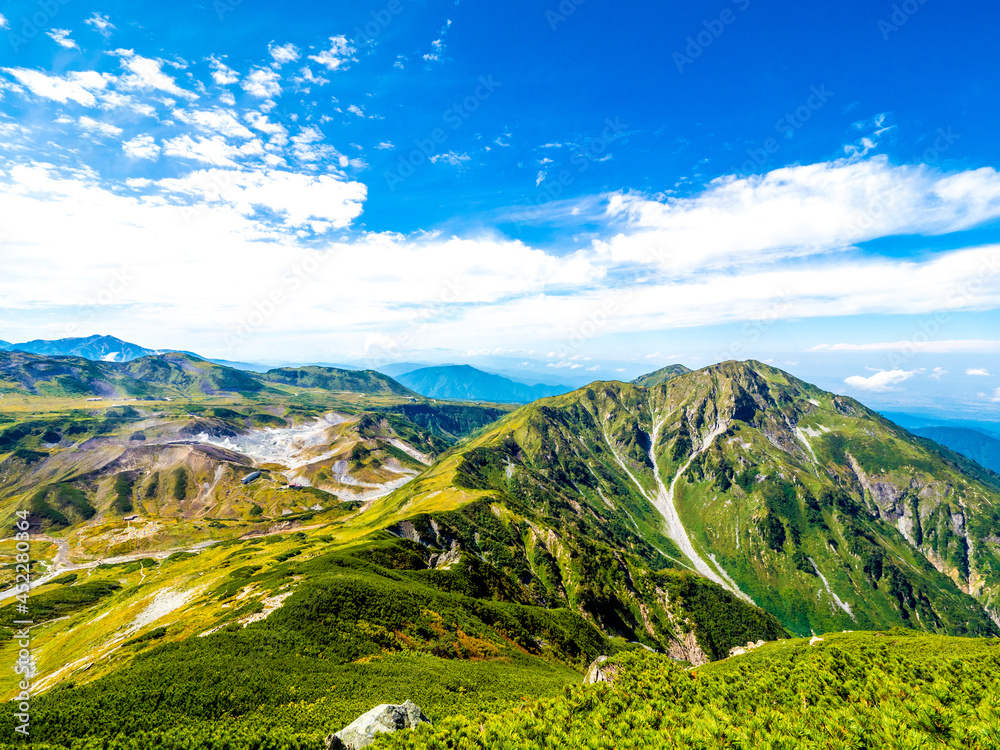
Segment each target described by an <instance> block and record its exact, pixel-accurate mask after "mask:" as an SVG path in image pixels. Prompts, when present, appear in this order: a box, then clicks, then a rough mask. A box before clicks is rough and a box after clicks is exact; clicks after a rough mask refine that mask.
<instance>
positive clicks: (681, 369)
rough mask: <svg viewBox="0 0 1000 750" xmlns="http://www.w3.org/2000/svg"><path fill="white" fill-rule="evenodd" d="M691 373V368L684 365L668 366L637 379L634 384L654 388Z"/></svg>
mask: <svg viewBox="0 0 1000 750" xmlns="http://www.w3.org/2000/svg"><path fill="white" fill-rule="evenodd" d="M689 372H691V368H689V367H685V366H684V365H667V366H666V367H662V368H660V369H659V370H654V371H653V372H648V373H646V374H645V375H642V376H641V377H638V378H636V379H635V380H633V381H632V382H633V383H634V384H635V385H641V386H642V387H643V388H652V387H653V386H654V385H663V384H664V383H666V382H667V381H668V380H672V379H673V378H676V377H677V376H678V375H685V374H687V373H689Z"/></svg>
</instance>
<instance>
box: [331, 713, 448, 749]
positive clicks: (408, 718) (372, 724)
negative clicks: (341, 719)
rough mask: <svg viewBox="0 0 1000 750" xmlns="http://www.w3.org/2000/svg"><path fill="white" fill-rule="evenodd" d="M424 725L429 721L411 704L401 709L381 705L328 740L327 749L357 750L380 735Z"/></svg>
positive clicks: (429, 721) (366, 745)
mask: <svg viewBox="0 0 1000 750" xmlns="http://www.w3.org/2000/svg"><path fill="white" fill-rule="evenodd" d="M424 723H427V724H430V723H431V720H430V719H428V718H427V717H426V716H424V712H423V711H421V710H420V706H418V705H417V704H416V703H413V702H412V701H406V702H404V703H403V705H401V706H394V705H392V704H390V703H383V704H382V705H381V706H375V708H373V709H372V710H371V711H369V712H368V713H365V714H362V715H361V716H359V717H358V718H357V719H355V720H354V721H353V722H351V724H350V725H348V726H346V727H344V728H343V729H341V730H340V731H339V732H337V733H336V734H331V735H330V736H329V737H327V738H326V750H358V749H359V748H362V747H368V746H369V745H370V744H372V742H374V741H375V735H376V734H378V733H379V732H395V731H397V730H400V729H413V728H414V727H416V726H418V725H419V724H424Z"/></svg>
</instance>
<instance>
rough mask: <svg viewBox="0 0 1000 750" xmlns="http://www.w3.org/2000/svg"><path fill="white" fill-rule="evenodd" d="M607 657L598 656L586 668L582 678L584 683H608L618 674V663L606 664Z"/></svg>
mask: <svg viewBox="0 0 1000 750" xmlns="http://www.w3.org/2000/svg"><path fill="white" fill-rule="evenodd" d="M607 661H608V657H606V656H598V657H597V658H596V659H594V661H593V662H592V663H591V665H590V666H589V667H588V668H587V674H586V675H585V676H584V678H583V684H584V685H593V684H595V683H597V682H606V683H608V684H609V685H610V684H611V683H613V682H614V681H615V678H616V677H617V676H618V665H617V664H607V663H606V662H607Z"/></svg>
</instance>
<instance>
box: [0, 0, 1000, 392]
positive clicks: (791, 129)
mask: <svg viewBox="0 0 1000 750" xmlns="http://www.w3.org/2000/svg"><path fill="white" fill-rule="evenodd" d="M720 5H721V6H727V5H732V9H733V14H732V18H733V19H734V20H733V22H732V23H731V24H729V25H726V26H725V27H724V28H723V31H722V32H721V33H720V34H719V35H713V39H712V40H711V44H710V45H705V44H704V43H703V40H702V37H703V36H704V34H702V30H703V29H705V28H708V27H707V26H704V23H703V22H704V21H705V19H712V18H715V17H718V14H719V7H717V6H720ZM876 5H878V4H876ZM53 7H56V6H55V5H54V6H53ZM574 8H575V10H574V13H573V14H571V15H566V14H564V13H563V14H561V15H560V14H559V13H556V16H559V18H561V20H559V18H555V17H554V16H553V15H552V11H553V8H550V7H549V4H547V3H545V2H515V3H512V4H509V5H506V6H504V7H501V8H489V9H484V8H481V7H475V6H474V4H467V3H464V4H462V3H455V2H453V1H451V2H424V3H420V4H410V3H407V2H405V0H389V2H388V3H384V2H375V3H368V4H361V5H357V6H354V7H352V8H350V9H347V8H329V7H325V6H324V5H322V4H319V3H315V2H304V1H302V0H296V1H295V2H291V3H289V4H285V5H284V6H283V7H282V8H281V9H275V8H266V7H265V8H261V7H256V6H254V7H251V6H249V5H243V4H240V3H235V2H227V0H216V2H214V3H201V4H195V3H182V4H180V5H179V6H176V7H171V8H169V9H167V8H161V7H159V6H158V4H153V3H143V2H140V3H123V2H106V3H104V4H102V6H101V7H100V8H98V7H96V6H92V7H84V5H80V6H77V5H76V4H65V5H63V4H58V8H57V12H55V13H52V14H49V15H47V16H46V18H44V19H42V18H40V17H38V15H39V14H36V13H34V10H37V7H36V5H32V4H30V3H26V2H20V0H18V2H12V3H9V4H8V6H7V7H5V9H4V15H3V16H2V17H0V45H5V46H6V47H7V50H6V54H4V55H3V57H2V65H0V136H2V143H0V222H2V223H0V235H2V237H0V252H2V260H3V265H4V271H5V272H4V274H3V275H2V276H0V300H2V302H0V308H2V311H3V313H2V314H3V320H4V326H3V330H2V331H0V338H3V339H7V340H23V339H29V338H59V337H62V336H70V335H73V336H76V335H88V334H91V333H105V332H107V333H114V334H115V335H119V336H122V337H124V338H131V339H134V340H137V341H140V342H141V343H148V344H150V345H153V346H173V347H177V348H186V349H196V350H198V351H201V352H203V353H205V354H208V355H211V356H218V357H225V358H227V359H252V358H258V359H278V358H299V359H302V358H312V359H326V360H328V361H329V360H331V359H337V358H339V359H347V358H355V359H357V358H365V357H369V358H373V357H377V358H379V359H392V358H397V359H404V358H406V357H408V356H414V355H415V354H419V353H421V352H424V353H426V352H430V351H436V350H437V351H446V352H462V351H465V350H482V349H485V350H493V349H502V350H504V351H510V352H518V351H525V352H527V351H529V350H530V351H535V350H537V351H538V352H541V353H543V355H547V356H548V359H549V360H550V364H551V365H552V366H553V367H554V368H558V367H559V366H560V365H562V366H564V367H572V366H574V363H576V364H578V365H579V366H581V367H582V366H583V363H582V362H580V361H579V360H581V359H582V358H584V357H586V358H590V357H594V358H597V357H600V358H604V359H610V358H616V357H617V358H627V359H635V358H637V357H642V356H645V354H646V353H648V352H651V351H660V350H661V348H664V350H665V351H666V350H669V351H673V352H678V355H679V356H684V357H687V358H688V359H689V361H692V362H693V363H697V362H699V361H702V362H705V361H709V360H714V359H721V358H725V357H728V356H734V357H740V358H742V357H748V356H754V357H758V358H760V359H765V358H768V357H774V356H785V357H786V358H787V356H791V355H792V354H793V353H804V354H805V355H806V356H807V357H811V358H812V361H814V362H815V361H819V360H820V359H822V358H824V357H826V358H828V359H830V360H832V359H833V358H834V356H835V355H837V356H845V355H847V354H850V355H852V356H855V357H863V356H868V357H874V358H876V359H877V361H876V359H872V360H870V361H869V360H865V364H864V365H863V366H868V367H870V368H871V369H872V371H873V372H874V374H869V375H860V374H857V372H855V373H851V374H847V373H844V374H842V375H840V376H838V382H842V383H843V384H845V385H846V386H848V387H849V388H851V389H854V390H856V391H858V392H860V393H887V392H892V391H894V390H896V389H898V388H901V387H905V386H906V385H907V384H908V383H912V382H914V381H916V380H922V381H924V382H937V383H939V382H941V381H942V380H944V379H946V378H949V377H951V378H954V377H959V376H958V375H953V376H949V375H947V367H948V366H952V372H955V373H961V372H962V371H965V372H966V373H967V376H971V377H972V378H973V379H976V378H978V379H979V381H978V382H980V383H987V384H988V380H987V379H988V378H991V377H992V376H991V375H990V374H989V373H990V370H989V368H988V367H985V366H984V365H986V364H988V362H987V361H985V360H984V361H982V362H964V361H963V364H962V365H950V361H949V360H948V357H953V356H956V355H968V356H973V355H975V356H983V357H987V356H989V355H996V354H997V353H998V352H1000V336H996V334H995V331H996V330H997V323H998V321H1000V315H998V310H1000V231H998V228H1000V173H998V171H997V167H998V166H1000V151H998V150H1000V146H998V144H997V143H996V140H995V138H994V137H993V133H994V128H993V127H992V126H991V125H990V123H995V117H996V114H997V108H998V105H997V101H998V97H997V96H996V94H997V91H996V89H997V86H998V84H997V81H1000V76H998V75H997V73H998V72H1000V71H997V70H996V68H997V67H998V65H1000V64H998V62H997V61H996V60H987V59H980V58H977V57H975V56H974V55H971V54H970V52H969V49H970V48H975V44H974V43H973V42H974V41H975V40H971V41H970V40H969V39H968V36H969V35H970V34H971V35H972V36H975V37H978V36H981V37H982V41H983V43H984V44H986V43H989V42H988V34H987V29H988V28H989V26H990V24H988V23H985V22H984V21H983V19H979V21H978V22H977V23H976V24H974V25H969V23H968V22H969V20H970V19H968V18H965V19H963V18H962V12H961V11H956V10H955V9H948V8H944V7H937V8H935V7H934V6H931V5H928V6H922V7H921V9H920V10H919V13H918V14H914V16H913V18H912V19H910V21H909V22H908V23H907V25H906V26H905V27H900V28H898V29H896V30H895V31H891V30H890V32H889V33H888V34H887V33H886V27H885V25H884V24H880V21H882V20H884V19H883V17H884V16H887V14H889V13H891V12H892V11H891V4H890V5H889V6H887V7H885V8H881V7H873V6H872V5H871V4H870V3H869V4H866V3H861V2H860V1H857V2H849V3H846V4H845V7H842V8H838V9H837V10H831V9H825V10H818V9H812V10H808V9H800V10H799V11H797V12H796V13H795V14H787V13H786V14H784V15H783V16H782V17H781V18H780V19H778V18H777V17H776V16H775V13H776V11H773V10H771V9H768V8H765V7H763V6H761V7H758V6H757V4H756V3H753V2H748V0H739V2H735V3H721V4H720V3H715V4H713V3H707V2H702V3H695V4H692V5H691V6H690V7H687V8H673V9H670V8H662V7H659V6H658V4H653V3H648V4H645V5H644V6H643V8H644V15H643V17H642V18H641V19H637V18H636V17H633V16H629V17H625V16H626V14H623V13H618V14H615V13H614V12H613V11H611V10H608V9H601V8H598V7H596V6H589V5H580V6H579V7H578V8H577V7H576V6H575V5H574ZM33 9H34V10H33ZM983 12H984V13H985V14H987V15H990V14H992V15H995V16H997V17H998V20H1000V11H998V10H997V9H990V10H986V11H983ZM609 14H611V15H609ZM42 15H44V14H42ZM963 20H964V23H963ZM43 21H44V22H43ZM958 25H961V28H962V29H963V30H964V31H963V34H964V36H963V37H962V42H961V44H959V42H958V41H956V40H954V39H953V37H951V36H949V29H954V28H956V26H958ZM713 28H714V27H713ZM820 29H822V33H818V30H820ZM624 32H628V33H627V35H626V34H625V33H624ZM761 35H765V36H770V37H776V38H777V37H780V40H776V41H775V43H774V44H773V45H763V46H762V45H761V44H760V40H761ZM663 40H667V42H666V43H667V46H666V48H665V47H664V43H663ZM671 40H673V43H674V48H673V49H671V48H670V41H671ZM692 44H693V45H694V48H697V51H698V54H697V55H692ZM595 45H598V46H595ZM845 48H846V49H850V50H852V51H853V53H852V55H850V56H845V55H844V54H843V51H844V49H845ZM592 49H600V50H601V54H600V55H594V54H592V53H591V52H590V51H589V50H592ZM928 49H931V50H933V52H930V53H928V51H927V50H928ZM678 54H680V55H681V56H682V58H683V60H684V62H683V64H677V55H678ZM847 57H850V58H851V59H847ZM790 60H794V61H795V70H794V71H792V70H790V69H789V67H788V66H789V61H790ZM944 63H946V66H945V67H942V65H944ZM775 71H777V72H775ZM873 71H876V72H877V75H876V74H873ZM928 76H931V77H932V79H933V81H935V82H937V84H938V88H937V89H936V95H935V97H931V99H932V100H933V101H930V100H929V98H928V96H927V81H928ZM932 356H937V357H938V359H939V360H940V361H934V362H932V361H930V360H928V361H927V362H926V363H925V362H923V361H921V362H919V363H918V362H916V361H914V360H913V358H914V357H932ZM588 361H589V360H588ZM856 361H857V362H858V363H861V362H862V360H856ZM851 362H852V365H851V366H855V365H854V364H853V362H855V360H853V359H852V360H851ZM918 364H919V366H917V365H918ZM872 365H874V367H872ZM858 366H861V365H858ZM588 369H593V370H595V371H597V370H600V366H597V365H591V366H589V367H588ZM994 371H995V369H994ZM995 395H996V394H994V393H992V392H990V391H987V392H984V393H982V394H981V398H980V401H981V402H982V403H984V404H991V403H994V402H996V398H995Z"/></svg>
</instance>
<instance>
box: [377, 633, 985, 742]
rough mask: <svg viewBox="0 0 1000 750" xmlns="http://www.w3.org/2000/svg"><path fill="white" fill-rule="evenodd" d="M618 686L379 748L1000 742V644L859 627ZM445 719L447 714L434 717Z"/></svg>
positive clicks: (645, 658)
mask: <svg viewBox="0 0 1000 750" xmlns="http://www.w3.org/2000/svg"><path fill="white" fill-rule="evenodd" d="M611 664H613V665H614V667H615V668H616V669H617V674H616V675H615V678H614V682H613V683H612V684H610V685H607V684H599V685H591V686H584V687H573V688H567V689H566V691H565V694H564V695H563V696H561V697H559V698H555V699H546V700H541V701H529V702H526V703H525V704H524V705H522V706H521V707H520V709H519V710H518V711H515V712H507V713H505V714H503V715H493V716H469V715H462V716H451V717H447V718H445V719H444V720H443V721H439V722H438V723H437V724H435V725H434V726H433V727H430V726H427V725H424V726H421V727H420V728H419V729H417V730H415V731H407V732H399V733H397V734H395V735H392V736H383V737H380V738H379V739H378V740H376V742H375V743H374V744H373V745H372V747H373V748H385V749H388V748H399V749H402V748H408V749H412V750H417V748H420V749H425V748H426V750H445V748H448V749H449V750H472V749H473V748H497V749H498V750H499V748H504V749H505V750H507V749H510V750H516V749H517V748H547V747H566V748H593V749H594V750H605V749H606V750H618V749H620V748H643V750H645V749H647V748H649V749H651V750H652V749H656V750H659V749H661V748H662V749H663V750H670V749H674V748H676V749H677V750H681V749H682V748H703V749H704V750H723V749H726V750H728V749H730V748H774V749H775V750H779V749H781V750H842V749H846V748H893V749H897V750H904V749H905V750H911V749H912V750H916V748H953V749H954V750H992V749H993V748H996V747H1000V641H997V640H966V639H957V638H943V637H940V636H918V635H916V634H914V633H913V632H911V631H906V630H895V631H890V632H886V633H852V634H847V635H834V636H829V637H827V638H826V639H825V640H823V641H822V642H819V643H816V644H815V645H810V644H809V641H805V640H796V641H783V642H780V643H775V644H769V645H766V646H763V647H761V648H759V649H757V650H755V651H753V652H751V653H750V654H748V655H746V656H741V657H735V658H732V659H729V660H728V661H724V662H719V663H716V664H711V665H707V666H705V667H702V668H700V669H698V670H696V671H689V670H687V669H684V668H682V667H680V666H678V665H677V664H676V663H674V662H672V661H671V660H669V659H667V658H666V657H664V656H660V655H654V654H647V653H643V652H632V653H627V654H623V655H621V656H619V657H617V658H616V659H614V660H612V662H611ZM432 718H433V717H432Z"/></svg>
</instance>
